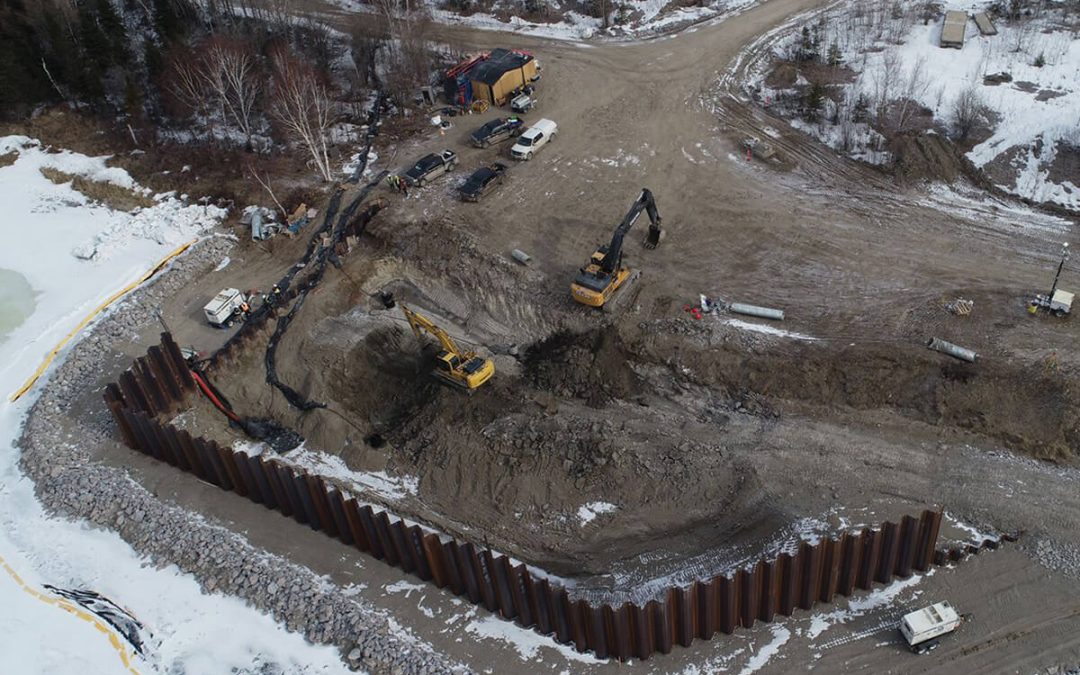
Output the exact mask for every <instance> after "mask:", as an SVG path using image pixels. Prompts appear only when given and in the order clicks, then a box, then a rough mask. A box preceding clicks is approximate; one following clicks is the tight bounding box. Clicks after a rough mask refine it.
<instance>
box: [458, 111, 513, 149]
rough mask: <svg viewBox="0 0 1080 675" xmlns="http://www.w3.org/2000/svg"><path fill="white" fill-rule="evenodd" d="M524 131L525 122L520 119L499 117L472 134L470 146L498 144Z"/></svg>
mask: <svg viewBox="0 0 1080 675" xmlns="http://www.w3.org/2000/svg"><path fill="white" fill-rule="evenodd" d="M524 130H525V122H523V121H522V119H521V118H520V117H500V118H498V119H494V120H491V121H490V122H488V123H487V124H485V125H484V126H482V127H480V128H479V129H477V130H476V131H474V132H473V133H472V137H471V138H472V144H473V145H475V146H476V147H478V148H486V147H488V146H489V145H493V144H495V143H500V142H502V141H505V140H507V139H509V138H513V137H514V136H517V135H518V134H520V133H521V132H522V131H524Z"/></svg>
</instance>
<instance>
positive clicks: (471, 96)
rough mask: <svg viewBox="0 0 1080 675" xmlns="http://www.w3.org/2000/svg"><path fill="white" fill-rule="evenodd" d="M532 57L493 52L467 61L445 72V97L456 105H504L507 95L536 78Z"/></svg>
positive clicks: (514, 50)
mask: <svg viewBox="0 0 1080 675" xmlns="http://www.w3.org/2000/svg"><path fill="white" fill-rule="evenodd" d="M538 71H539V67H538V65H537V61H536V59H535V58H533V55H532V54H529V53H528V52H524V51H520V50H516V49H501V48H500V49H493V50H492V51H490V52H487V53H483V54H477V55H474V56H471V57H469V58H467V59H466V60H464V61H462V62H461V63H459V64H458V65H456V66H454V67H453V68H451V69H450V70H448V71H447V72H446V79H445V82H444V86H445V91H446V97H447V99H448V100H450V101H451V102H453V103H456V104H458V105H468V104H470V103H472V102H473V100H476V99H479V100H484V101H487V102H488V103H490V104H492V105H503V104H504V103H506V101H507V99H508V98H509V96H510V94H511V93H512V92H513V91H514V90H515V89H518V88H519V87H521V86H523V85H525V84H527V83H529V82H532V81H533V80H535V79H537V77H538Z"/></svg>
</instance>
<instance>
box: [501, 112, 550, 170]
mask: <svg viewBox="0 0 1080 675" xmlns="http://www.w3.org/2000/svg"><path fill="white" fill-rule="evenodd" d="M557 133H559V125H557V124H555V123H554V122H552V121H551V120H549V119H542V120H540V121H538V122H537V123H536V124H534V125H532V126H531V127H529V128H528V129H526V130H525V131H524V132H523V133H522V134H521V135H520V136H518V139H517V142H516V143H514V147H512V148H510V156H511V157H513V158H514V159H526V160H528V159H532V158H533V155H534V154H536V152H537V151H538V150H540V148H542V147H544V146H545V145H547V143H548V141H551V140H554V138H555V134H557Z"/></svg>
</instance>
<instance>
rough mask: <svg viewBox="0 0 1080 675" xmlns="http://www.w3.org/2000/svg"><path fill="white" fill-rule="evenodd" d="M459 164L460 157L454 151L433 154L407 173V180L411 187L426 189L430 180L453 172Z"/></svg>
mask: <svg viewBox="0 0 1080 675" xmlns="http://www.w3.org/2000/svg"><path fill="white" fill-rule="evenodd" d="M457 163H458V156H457V153H456V152H454V151H453V150H443V151H442V152H440V153H439V154H437V155H436V154H435V153H432V154H430V155H428V156H427V157H424V158H423V159H421V160H420V161H419V162H417V163H416V164H414V165H413V166H412V168H411V169H409V170H408V171H406V172H405V180H407V181H409V185H415V186H417V187H424V185H425V184H426V183H427V182H428V181H429V180H431V179H433V178H438V177H439V176H441V175H443V174H444V173H448V172H450V171H453V170H454V167H455V166H457Z"/></svg>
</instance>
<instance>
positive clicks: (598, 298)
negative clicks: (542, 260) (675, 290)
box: [570, 188, 664, 311]
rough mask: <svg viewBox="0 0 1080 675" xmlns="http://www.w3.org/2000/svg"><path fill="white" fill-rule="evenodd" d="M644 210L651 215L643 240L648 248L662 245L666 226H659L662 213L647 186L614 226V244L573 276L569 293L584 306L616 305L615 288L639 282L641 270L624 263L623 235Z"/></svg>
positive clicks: (608, 308)
mask: <svg viewBox="0 0 1080 675" xmlns="http://www.w3.org/2000/svg"><path fill="white" fill-rule="evenodd" d="M643 211H645V212H648V214H649V232H648V234H647V235H645V240H644V241H643V242H642V243H643V244H644V246H645V248H648V249H653V248H656V247H657V246H659V245H660V241H661V240H662V239H663V238H664V229H663V228H662V227H660V223H661V220H660V214H659V213H658V212H657V210H656V200H655V199H653V194H652V192H651V191H650V190H649V189H648V188H644V189H642V190H641V195H640V196H638V198H637V199H636V200H635V201H634V204H633V205H632V206H631V207H630V211H628V212H627V214H626V217H624V218H623V220H622V222H621V223H619V226H618V227H617V228H615V233H614V234H613V235H612V236H611V243H610V244H608V245H607V246H601V247H600V248H598V249H597V250H596V252H595V253H593V254H592V257H590V258H589V263H588V264H587V265H585V267H582V268H581V270H580V272H579V273H578V275H577V277H575V278H574V283H572V284H570V294H571V296H572V297H573V298H574V300H577V301H578V302H580V303H581V304H583V305H589V306H590V307H600V308H602V309H604V310H605V311H610V310H611V309H612V306H613V304H614V303H612V302H610V301H611V299H612V296H614V295H615V293H616V291H618V290H619V289H620V288H623V287H625V286H629V285H631V284H633V283H634V282H635V281H637V278H638V276H640V274H641V272H640V271H639V270H634V269H630V268H629V267H626V266H625V265H623V263H622V248H623V238H625V237H626V234H627V233H628V232H629V231H630V228H632V227H633V226H634V223H635V222H637V219H638V217H639V216H641V213H642V212H643Z"/></svg>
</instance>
